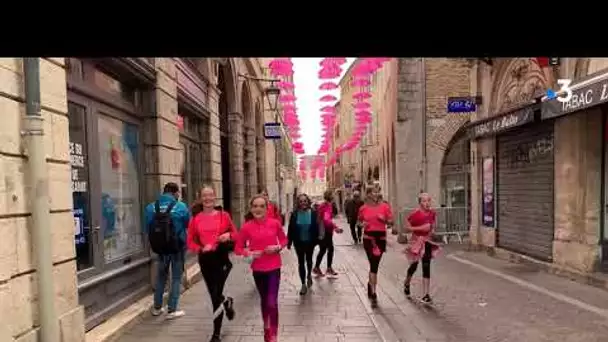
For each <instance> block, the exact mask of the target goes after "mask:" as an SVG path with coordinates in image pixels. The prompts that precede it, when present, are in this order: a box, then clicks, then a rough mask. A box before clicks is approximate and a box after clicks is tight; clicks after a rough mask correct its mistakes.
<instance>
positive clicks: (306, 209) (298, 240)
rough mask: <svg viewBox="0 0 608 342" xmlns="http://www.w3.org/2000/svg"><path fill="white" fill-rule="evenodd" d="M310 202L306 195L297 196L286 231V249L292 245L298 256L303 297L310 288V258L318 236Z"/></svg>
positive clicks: (314, 213)
mask: <svg viewBox="0 0 608 342" xmlns="http://www.w3.org/2000/svg"><path fill="white" fill-rule="evenodd" d="M310 205H311V201H310V198H308V196H307V195H306V194H300V195H299V196H298V204H297V208H296V210H294V211H293V212H292V213H291V216H290V217H289V227H288V230H287V238H288V242H287V248H288V249H291V246H292V245H293V246H294V247H295V249H296V255H297V256H298V273H299V274H300V281H301V282H302V288H301V289H300V295H302V296H303V295H305V294H306V292H308V288H310V287H311V286H312V256H313V253H314V250H315V245H316V243H317V240H318V236H319V224H318V221H317V213H316V212H315V211H314V210H312V209H311V207H310Z"/></svg>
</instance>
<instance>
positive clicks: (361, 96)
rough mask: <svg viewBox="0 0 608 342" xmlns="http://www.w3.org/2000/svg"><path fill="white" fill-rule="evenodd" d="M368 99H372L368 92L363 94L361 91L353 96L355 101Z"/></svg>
mask: <svg viewBox="0 0 608 342" xmlns="http://www.w3.org/2000/svg"><path fill="white" fill-rule="evenodd" d="M370 97H372V94H370V93H368V92H363V91H362V92H358V93H355V94H354V95H353V98H354V99H357V100H365V99H369V98H370Z"/></svg>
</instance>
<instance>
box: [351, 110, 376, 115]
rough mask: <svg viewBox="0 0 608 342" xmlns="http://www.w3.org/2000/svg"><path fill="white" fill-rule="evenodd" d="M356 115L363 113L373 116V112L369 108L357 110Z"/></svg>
mask: <svg viewBox="0 0 608 342" xmlns="http://www.w3.org/2000/svg"><path fill="white" fill-rule="evenodd" d="M355 115H361V116H371V115H372V113H371V112H370V111H368V110H358V111H356V112H355Z"/></svg>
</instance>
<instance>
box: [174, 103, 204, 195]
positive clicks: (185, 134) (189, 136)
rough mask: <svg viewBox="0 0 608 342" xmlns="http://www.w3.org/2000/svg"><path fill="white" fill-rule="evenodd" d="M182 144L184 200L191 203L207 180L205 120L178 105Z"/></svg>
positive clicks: (182, 190)
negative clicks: (204, 138) (204, 140)
mask: <svg viewBox="0 0 608 342" xmlns="http://www.w3.org/2000/svg"><path fill="white" fill-rule="evenodd" d="M178 111H179V113H180V114H179V115H178V117H179V119H178V120H179V122H181V124H180V125H178V128H179V130H180V144H181V149H182V150H181V153H182V172H181V187H182V189H181V193H182V200H183V201H184V202H186V203H187V204H188V205H191V204H192V203H193V202H194V201H195V200H196V197H197V194H198V191H199V189H200V188H201V186H202V185H203V183H204V181H205V168H204V162H203V160H204V156H205V153H204V152H203V141H202V140H203V130H204V127H206V126H205V122H204V121H203V120H202V119H200V118H198V117H197V116H195V115H194V114H192V113H191V112H189V111H188V110H186V109H185V108H183V107H182V106H178Z"/></svg>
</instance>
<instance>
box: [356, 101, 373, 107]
mask: <svg viewBox="0 0 608 342" xmlns="http://www.w3.org/2000/svg"><path fill="white" fill-rule="evenodd" d="M371 106H372V105H371V104H369V103H368V102H357V103H355V104H353V107H355V109H367V108H369V107H371Z"/></svg>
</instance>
